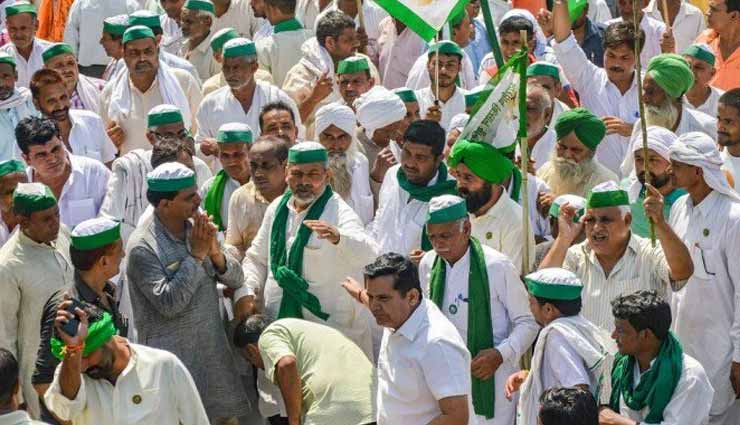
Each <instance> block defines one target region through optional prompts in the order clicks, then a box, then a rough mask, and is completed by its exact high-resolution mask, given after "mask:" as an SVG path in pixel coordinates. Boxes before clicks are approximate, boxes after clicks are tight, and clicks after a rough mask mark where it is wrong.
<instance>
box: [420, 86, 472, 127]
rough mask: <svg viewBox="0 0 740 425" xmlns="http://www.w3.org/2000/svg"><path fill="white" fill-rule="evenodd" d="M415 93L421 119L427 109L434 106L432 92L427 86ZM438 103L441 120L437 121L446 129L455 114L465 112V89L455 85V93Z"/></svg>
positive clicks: (425, 114) (423, 117) (424, 116)
mask: <svg viewBox="0 0 740 425" xmlns="http://www.w3.org/2000/svg"><path fill="white" fill-rule="evenodd" d="M415 93H416V99H417V100H418V101H419V114H420V115H421V118H422V119H425V118H426V116H427V109H429V107H431V106H434V100H435V96H434V93H433V92H432V88H431V87H429V86H427V87H426V88H423V89H421V90H417V91H416V92H415ZM439 105H440V106H441V109H442V120H441V121H440V122H439V125H441V126H442V128H443V129H445V131H447V129H448V128H449V126H450V121H452V118H454V117H455V115H457V114H463V113H465V90H463V89H461V88H460V87H455V93H453V94H452V97H451V98H449V99H447V102H443V101H441V100H440V101H439Z"/></svg>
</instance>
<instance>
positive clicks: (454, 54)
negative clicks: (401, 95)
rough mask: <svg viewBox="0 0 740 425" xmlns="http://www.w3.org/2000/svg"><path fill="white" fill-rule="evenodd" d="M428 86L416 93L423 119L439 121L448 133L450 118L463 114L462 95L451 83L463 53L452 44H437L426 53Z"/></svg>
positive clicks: (460, 63) (463, 96)
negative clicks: (429, 81)
mask: <svg viewBox="0 0 740 425" xmlns="http://www.w3.org/2000/svg"><path fill="white" fill-rule="evenodd" d="M427 57H428V58H429V60H428V62H427V72H428V73H429V79H430V80H431V85H430V86H428V87H425V88H423V89H421V90H419V91H417V92H416V98H417V99H418V100H419V112H420V113H421V117H422V118H424V119H430V120H433V121H437V122H439V124H440V125H441V126H442V128H444V129H445V130H448V127H449V125H450V121H451V120H452V117H454V116H455V115H457V114H462V113H464V112H465V94H464V93H463V90H462V89H460V88H459V87H457V85H456V84H455V81H456V80H457V79H458V77H459V75H460V70H461V68H462V61H463V51H462V49H461V48H460V46H458V45H457V43H455V42H454V41H448V40H444V41H439V42H437V43H435V44H433V45H432V46H431V47H430V48H429V51H428V52H427Z"/></svg>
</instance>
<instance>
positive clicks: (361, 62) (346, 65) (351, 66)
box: [337, 58, 370, 75]
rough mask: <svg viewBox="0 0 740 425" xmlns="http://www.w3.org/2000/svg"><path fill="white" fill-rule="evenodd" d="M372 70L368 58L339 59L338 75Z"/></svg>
mask: <svg viewBox="0 0 740 425" xmlns="http://www.w3.org/2000/svg"><path fill="white" fill-rule="evenodd" d="M363 71H370V65H368V63H367V59H365V58H359V59H352V60H349V59H344V60H342V61H339V64H338V65H337V75H342V74H354V73H357V72H363Z"/></svg>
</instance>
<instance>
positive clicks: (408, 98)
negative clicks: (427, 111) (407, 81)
mask: <svg viewBox="0 0 740 425" xmlns="http://www.w3.org/2000/svg"><path fill="white" fill-rule="evenodd" d="M394 93H396V96H398V97H400V98H401V100H402V101H403V102H404V103H411V102H417V103H418V102H419V99H417V98H416V93H414V91H413V90H401V91H397V92H394Z"/></svg>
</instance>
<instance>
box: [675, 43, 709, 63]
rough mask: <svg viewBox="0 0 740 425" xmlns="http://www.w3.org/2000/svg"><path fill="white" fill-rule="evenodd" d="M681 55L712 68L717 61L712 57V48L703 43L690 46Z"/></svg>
mask: <svg viewBox="0 0 740 425" xmlns="http://www.w3.org/2000/svg"><path fill="white" fill-rule="evenodd" d="M683 54H684V55H685V56H691V57H693V58H697V59H699V60H702V61H704V62H706V63H708V64H710V65H712V66H714V63H715V62H716V60H717V58H716V57H715V56H714V52H713V51H712V48H711V47H709V45H707V44H704V43H697V44H692V45H691V46H689V47H688V48H686V50H684V51H683Z"/></svg>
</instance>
